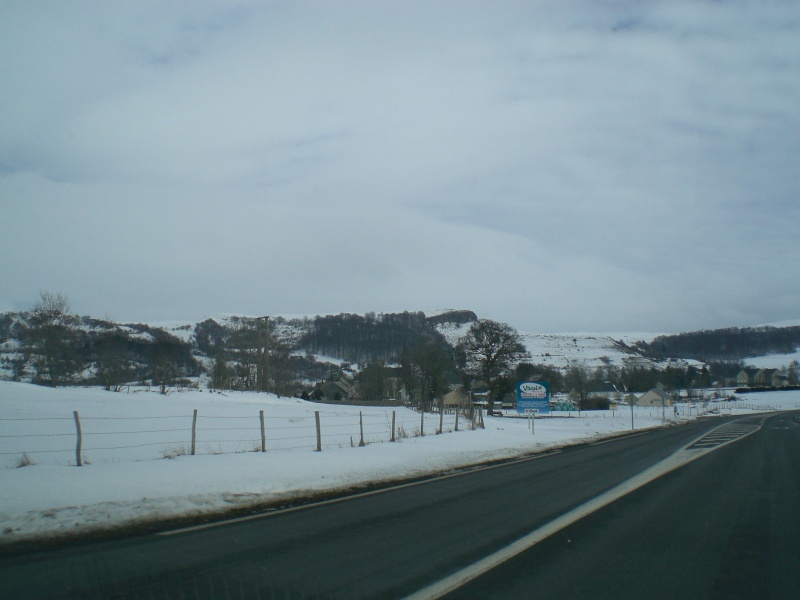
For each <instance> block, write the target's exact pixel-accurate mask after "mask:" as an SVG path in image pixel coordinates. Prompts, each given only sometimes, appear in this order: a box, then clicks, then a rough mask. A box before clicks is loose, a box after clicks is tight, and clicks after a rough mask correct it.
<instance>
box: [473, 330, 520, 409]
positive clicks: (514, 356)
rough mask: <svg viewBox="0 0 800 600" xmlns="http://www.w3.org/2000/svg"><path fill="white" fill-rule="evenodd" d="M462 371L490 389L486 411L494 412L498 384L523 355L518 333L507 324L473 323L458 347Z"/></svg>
mask: <svg viewBox="0 0 800 600" xmlns="http://www.w3.org/2000/svg"><path fill="white" fill-rule="evenodd" d="M457 351H458V353H459V354H460V355H461V357H462V360H463V364H464V370H465V371H466V373H467V374H468V375H470V376H471V377H473V378H475V379H480V380H482V381H483V382H484V383H485V384H486V386H487V387H488V388H489V394H488V397H487V404H488V410H489V412H491V411H492V410H494V400H495V394H496V391H497V388H498V385H499V384H500V383H501V380H502V379H503V378H504V377H507V376H508V375H509V374H510V373H511V370H512V369H513V368H514V366H515V365H516V363H517V361H518V360H519V359H521V358H523V357H524V356H525V354H526V350H525V345H524V344H523V343H522V338H521V337H520V335H519V333H517V330H516V329H514V328H513V327H511V326H510V325H507V324H506V323H498V322H497V321H492V320H489V319H481V320H479V321H476V322H475V323H473V324H472V327H470V328H469V331H467V333H466V335H465V336H464V337H463V339H462V340H461V341H460V342H459V344H458V347H457Z"/></svg>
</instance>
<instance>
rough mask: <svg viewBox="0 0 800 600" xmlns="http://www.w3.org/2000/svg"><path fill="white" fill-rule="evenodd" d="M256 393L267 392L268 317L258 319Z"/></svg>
mask: <svg viewBox="0 0 800 600" xmlns="http://www.w3.org/2000/svg"><path fill="white" fill-rule="evenodd" d="M256 372H257V374H258V391H259V392H267V391H269V317H258V364H257V365H256Z"/></svg>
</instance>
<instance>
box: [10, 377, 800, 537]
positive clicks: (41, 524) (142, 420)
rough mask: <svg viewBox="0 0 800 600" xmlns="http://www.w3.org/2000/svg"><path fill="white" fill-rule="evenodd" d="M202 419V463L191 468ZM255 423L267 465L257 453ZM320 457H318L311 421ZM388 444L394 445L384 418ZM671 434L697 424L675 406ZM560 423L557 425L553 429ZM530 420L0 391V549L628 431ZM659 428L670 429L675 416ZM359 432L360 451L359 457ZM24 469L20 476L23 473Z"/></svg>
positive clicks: (183, 397) (722, 406) (787, 403)
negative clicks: (476, 422)
mask: <svg viewBox="0 0 800 600" xmlns="http://www.w3.org/2000/svg"><path fill="white" fill-rule="evenodd" d="M709 407H710V408H713V409H714V410H715V411H717V412H720V413H730V412H748V411H750V412H752V411H754V410H756V411H759V410H775V409H783V408H798V407H800V392H788V391H787V392H772V393H758V394H747V395H742V396H740V399H739V400H738V401H737V402H728V403H711V404H710V405H709ZM194 410H197V411H198V420H197V444H196V448H197V454H196V455H194V456H191V455H189V447H190V443H191V423H192V420H193V415H194ZM73 411H77V412H78V415H79V419H80V422H81V427H82V432H83V440H82V441H83V451H82V453H81V455H82V458H83V459H84V462H85V464H84V465H83V466H82V467H80V468H79V467H77V466H75V464H76V453H75V445H76V440H77V434H76V426H75V419H74V414H73ZM259 411H264V415H265V423H266V433H267V452H264V453H262V452H260V451H254V450H260V424H259V421H260V419H259ZM316 411H319V413H320V422H321V424H322V425H321V426H322V442H323V448H322V451H321V452H316V451H315V449H316V429H315V424H314V423H315V412H316ZM393 411H394V412H395V418H396V423H397V430H398V431H403V432H404V436H405V437H400V438H399V440H398V442H397V443H391V442H390V441H389V431H390V423H391V419H392V412H393ZM679 413H680V414H679V416H678V417H677V419H678V420H680V421H683V420H686V419H691V418H696V416H697V415H696V413H697V411H696V410H694V409H692V408H690V407H688V406H686V405H683V406H681V407H680V410H679ZM558 414H559V413H554V415H558ZM581 414H582V417H581V418H577V413H571V414H564V415H563V416H551V417H544V418H540V419H537V420H536V421H535V427H534V430H533V433H532V432H531V430H530V429H529V423H528V421H527V420H526V419H524V418H511V415H509V416H506V417H502V418H501V417H486V418H485V424H486V428H485V429H470V428H469V427H468V425H469V424H468V423H467V422H466V421H465V419H464V418H463V417H462V418H461V420H460V423H459V430H458V431H455V430H454V429H455V417H454V416H453V415H448V416H447V417H446V420H445V423H444V428H443V429H444V433H443V434H442V435H434V430H435V429H436V428H437V427H438V423H439V417H438V415H433V414H427V415H425V420H424V428H425V429H424V433H425V435H424V436H420V435H419V426H420V415H419V413H416V412H413V411H411V410H410V409H406V408H400V407H398V408H392V407H388V408H384V407H357V406H342V405H330V404H317V403H311V402H305V401H302V400H299V399H295V398H278V397H276V396H273V395H269V394H255V393H245V392H243V393H226V394H225V395H223V394H219V393H210V392H208V391H200V390H192V391H183V392H174V393H172V394H170V395H167V396H162V395H160V394H158V393H156V391H155V390H153V391H147V390H144V389H142V390H138V391H131V392H130V393H124V392H121V393H114V392H106V391H104V390H102V389H97V388H59V389H48V388H44V387H38V386H34V385H30V384H23V383H12V382H5V381H0V459H1V460H2V463H0V543H11V542H14V541H20V540H25V539H34V538H37V537H48V536H58V535H68V534H76V533H88V532H91V531H95V530H100V529H107V528H112V527H116V526H125V525H131V524H134V523H137V522H144V521H148V520H157V519H170V518H177V517H186V516H200V515H208V514H212V513H220V512H223V511H226V510H229V509H245V508H247V507H249V506H254V505H256V504H259V505H264V504H266V503H281V502H285V501H289V500H290V499H292V498H293V497H301V496H308V495H309V494H313V493H319V492H334V491H342V490H346V489H351V488H353V487H357V486H361V485H366V484H368V483H375V482H383V481H391V480H398V479H406V478H413V477H419V476H424V475H429V474H433V473H437V472H444V471H448V470H452V469H456V468H459V467H465V466H468V465H473V464H477V463H481V462H485V461H488V460H493V459H503V458H511V457H514V456H519V455H522V454H527V453H531V452H537V451H543V450H546V449H551V448H557V447H561V446H564V445H568V444H574V443H580V442H584V441H587V440H595V439H600V438H604V437H608V436H613V435H616V434H618V433H621V432H625V431H628V430H630V427H631V424H630V412H629V409H628V408H627V407H623V408H622V409H620V410H616V411H598V412H583V413H581ZM666 415H667V417H668V421H669V422H670V423H671V422H674V420H675V419H676V417H675V416H674V414H673V413H672V410H671V409H668V410H667V412H666ZM661 417H662V410H661V409H660V408H652V409H651V408H637V409H636V413H635V418H634V423H635V428H636V429H637V430H638V429H645V428H652V427H661V426H664V425H665V423H664V421H662V418H661ZM359 418H363V424H364V437H365V442H366V445H365V446H363V447H359V441H360V429H359ZM26 462H31V463H32V464H28V465H27V466H21V465H23V464H25V463H26Z"/></svg>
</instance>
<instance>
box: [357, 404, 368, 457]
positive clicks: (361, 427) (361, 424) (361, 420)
mask: <svg viewBox="0 0 800 600" xmlns="http://www.w3.org/2000/svg"><path fill="white" fill-rule="evenodd" d="M358 428H359V430H360V431H361V441H359V442H358V447H359V448H363V447H364V446H366V445H367V444H366V443H365V442H364V417H363V416H362V414H361V411H358Z"/></svg>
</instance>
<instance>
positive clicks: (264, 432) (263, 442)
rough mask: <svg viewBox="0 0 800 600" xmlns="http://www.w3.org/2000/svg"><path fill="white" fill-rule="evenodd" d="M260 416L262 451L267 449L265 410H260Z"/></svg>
mask: <svg viewBox="0 0 800 600" xmlns="http://www.w3.org/2000/svg"><path fill="white" fill-rule="evenodd" d="M258 418H259V419H260V420H261V451H262V452H266V451H267V430H266V429H265V428H264V411H263V410H260V411H258Z"/></svg>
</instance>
